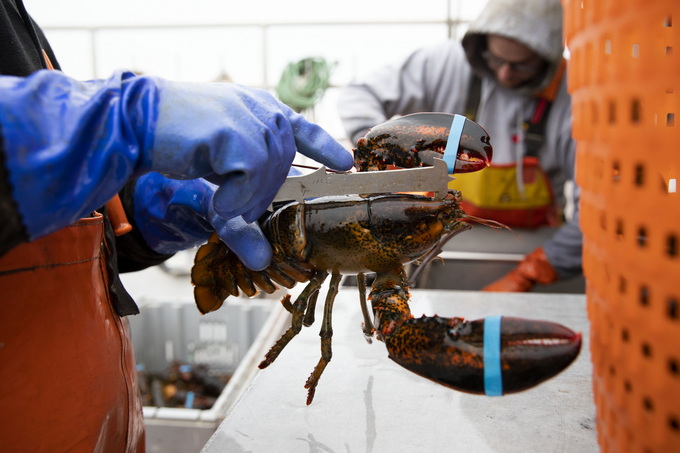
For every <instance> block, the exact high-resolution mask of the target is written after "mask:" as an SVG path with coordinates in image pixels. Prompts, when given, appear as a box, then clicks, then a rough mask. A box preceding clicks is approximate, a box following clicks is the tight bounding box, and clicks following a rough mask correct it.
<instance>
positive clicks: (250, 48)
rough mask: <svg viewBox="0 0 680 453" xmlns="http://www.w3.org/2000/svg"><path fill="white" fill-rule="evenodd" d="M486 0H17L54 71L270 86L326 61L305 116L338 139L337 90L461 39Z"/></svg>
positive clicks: (341, 134) (80, 75)
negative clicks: (43, 38)
mask: <svg viewBox="0 0 680 453" xmlns="http://www.w3.org/2000/svg"><path fill="white" fill-rule="evenodd" d="M485 3H486V0H475V1H470V0H419V1H415V2H395V1H394V0H345V1H342V2H319V1H318V0H289V1H283V0H279V1H276V0H250V1H246V2H244V1H242V0H241V1H238V2H236V1H229V0H194V1H192V2H187V1H182V2H179V1H175V0H59V1H55V0H24V4H25V5H26V8H27V9H28V11H29V13H30V14H31V15H32V16H33V17H34V19H35V20H36V21H37V22H38V23H39V24H40V25H41V26H42V28H43V29H44V30H45V32H46V34H47V37H48V39H49V40H50V42H51V44H52V47H53V48H54V50H55V52H56V54H57V58H58V59H59V62H60V64H61V66H62V68H63V70H64V71H65V72H66V73H68V74H70V75H72V76H74V77H76V78H79V79H90V78H101V77H107V76H108V74H110V73H111V72H112V71H113V70H115V69H118V68H127V69H132V70H135V71H139V72H144V73H146V74H152V75H158V76H162V77H166V78H169V79H173V80H179V81H200V82H203V81H213V80H215V79H217V78H218V77H220V75H221V74H223V73H226V74H228V75H229V76H230V77H231V79H233V80H234V81H235V82H238V83H242V84H245V85H251V86H261V87H266V88H271V87H272V86H274V85H275V84H276V83H277V82H278V79H279V77H280V75H281V72H282V71H283V69H284V68H285V66H286V65H287V64H288V63H290V62H294V61H297V60H299V59H302V58H305V57H311V56H320V57H324V58H325V59H326V60H327V61H329V62H333V63H335V64H336V65H335V67H334V71H333V74H332V78H331V83H332V86H333V88H331V89H329V90H328V91H327V93H326V96H325V97H324V99H323V100H322V101H321V102H320V103H319V105H318V106H317V107H316V109H315V112H314V118H313V119H314V120H315V121H317V122H318V123H320V124H321V125H322V126H324V127H325V128H326V129H327V130H328V131H330V132H331V133H332V134H334V135H335V136H336V137H338V138H339V139H341V138H343V137H344V131H343V130H342V127H341V125H340V121H339V118H338V117H337V113H336V110H335V106H336V102H337V95H338V91H339V87H342V86H343V85H344V84H346V83H347V82H349V81H350V80H351V79H352V78H353V77H354V76H356V75H361V74H364V73H367V72H370V71H372V70H374V69H376V68H378V67H380V66H383V65H385V64H387V63H389V62H391V61H394V60H396V59H398V58H401V57H402V56H405V55H407V54H408V53H409V52H411V51H412V50H414V49H416V48H418V47H421V46H423V45H427V44H429V43H433V42H436V41H439V40H444V39H447V38H448V37H449V36H454V37H455V36H460V35H461V34H462V32H463V31H464V30H465V22H466V21H468V20H469V19H471V18H473V17H474V16H475V15H476V14H477V13H478V12H479V10H480V9H481V8H482V6H483V5H484V4H485Z"/></svg>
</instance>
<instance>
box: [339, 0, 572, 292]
mask: <svg viewBox="0 0 680 453" xmlns="http://www.w3.org/2000/svg"><path fill="white" fill-rule="evenodd" d="M563 53H564V41H563V37H562V7H561V4H560V1H559V0H489V2H488V3H487V5H486V6H485V8H484V9H483V11H482V12H481V14H480V15H479V17H478V18H477V19H476V20H474V21H473V22H472V23H471V24H470V27H469V29H468V31H467V32H466V33H465V35H464V37H463V39H462V42H454V41H451V40H447V41H446V42H443V43H440V44H437V45H433V46H431V47H427V48H423V49H419V50H417V51H415V52H413V53H412V54H411V55H409V56H408V57H407V58H406V59H404V60H403V61H401V62H399V63H397V64H396V65H392V66H389V67H385V68H383V69H381V70H378V71H377V72H375V73H373V74H371V75H369V76H367V77H365V78H364V79H362V80H357V81H354V82H352V83H350V84H349V85H348V86H347V87H345V88H344V89H343V92H342V93H341V96H340V99H339V104H338V108H339V114H340V117H341V119H342V121H343V125H344V127H345V130H346V132H347V134H348V137H349V138H350V139H351V140H352V141H353V143H356V141H357V140H358V139H359V138H360V137H361V136H362V135H364V134H365V133H366V131H367V130H368V129H369V128H370V127H372V126H374V125H377V124H380V123H382V122H384V121H386V120H387V119H389V118H391V117H393V116H395V115H405V114H409V113H415V112H428V111H432V112H448V113H461V114H463V113H464V114H465V115H466V116H468V117H469V118H470V119H474V120H475V121H477V122H478V123H479V124H480V125H481V126H482V127H484V128H485V129H486V131H487V132H488V133H489V135H490V137H491V142H492V144H493V149H494V153H493V162H492V165H491V166H490V167H488V168H487V169H485V170H484V171H481V172H477V173H470V174H464V175H456V181H455V182H454V183H455V184H456V186H454V187H455V188H456V189H459V190H461V191H462V193H463V207H464V209H465V210H466V212H468V214H472V215H477V216H480V217H484V218H490V219H493V220H497V221H500V222H502V223H504V224H506V225H508V226H510V227H528V228H535V227H537V226H542V225H552V226H558V225H560V226H559V228H557V229H556V230H555V233H554V234H553V235H552V236H551V237H550V238H549V239H548V240H547V241H546V242H544V243H543V244H542V245H541V246H540V247H538V248H537V249H536V250H534V251H532V252H531V253H529V254H528V255H526V257H525V258H524V259H523V260H522V261H521V262H520V263H519V265H518V266H517V267H516V268H514V269H513V270H512V271H511V272H509V273H508V274H507V275H505V276H504V277H502V278H501V279H500V280H497V281H496V282H493V283H491V284H490V285H488V286H487V287H486V288H484V289H485V290H487V291H516V292H521V291H528V290H530V289H531V288H532V287H533V286H534V285H535V284H536V283H539V284H549V283H552V282H555V281H558V280H560V279H564V278H568V277H573V276H577V275H580V274H581V273H582V269H581V246H582V236H581V231H580V228H579V223H578V218H579V216H578V188H577V187H575V189H574V191H573V196H574V205H575V207H576V209H575V212H574V214H573V216H571V217H570V218H569V219H567V220H566V221H563V220H562V213H563V211H562V209H563V208H564V206H565V204H566V200H567V198H566V195H565V192H564V186H565V183H566V182H567V181H572V182H573V180H574V157H575V145H574V141H573V139H572V134H571V100H570V96H569V94H568V93H567V88H566V87H567V82H566V74H565V60H564V58H563Z"/></svg>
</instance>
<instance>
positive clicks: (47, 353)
mask: <svg viewBox="0 0 680 453" xmlns="http://www.w3.org/2000/svg"><path fill="white" fill-rule="evenodd" d="M108 253H109V251H108V250H107V245H106V242H105V240H104V218H103V216H102V215H101V214H97V215H95V216H94V217H90V218H86V219H81V220H80V221H79V222H77V223H75V224H73V225H71V226H69V227H66V228H64V229H62V230H59V231H57V232H55V233H53V234H51V235H49V236H46V237H44V238H41V239H38V240H36V241H34V242H31V243H26V244H21V245H19V246H17V247H15V248H14V249H12V250H10V251H9V252H8V253H7V254H6V255H4V256H3V257H1V258H0V299H1V301H0V426H2V433H3V434H2V439H0V445H1V447H0V449H1V450H2V451H7V452H50V453H52V452H62V451H69V452H88V453H89V452H107V453H108V452H140V451H142V452H143V451H144V419H143V416H142V407H141V398H140V395H139V392H138V386H137V374H136V370H135V360H134V355H133V348H132V343H131V338H130V331H129V329H128V323H127V320H126V319H124V318H121V317H120V316H118V315H117V314H116V312H115V311H114V309H113V306H112V305H111V300H110V295H109V291H108V280H109V277H108V273H107V271H106V258H107V255H108Z"/></svg>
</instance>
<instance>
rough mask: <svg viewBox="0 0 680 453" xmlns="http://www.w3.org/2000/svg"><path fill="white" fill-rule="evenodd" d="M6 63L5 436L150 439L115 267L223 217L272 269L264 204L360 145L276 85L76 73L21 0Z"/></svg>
mask: <svg viewBox="0 0 680 453" xmlns="http://www.w3.org/2000/svg"><path fill="white" fill-rule="evenodd" d="M50 69H54V70H50ZM0 73H1V75H0V216H1V217H2V222H1V223H0V294H1V296H0V297H1V299H2V300H1V301H0V383H1V385H0V438H1V439H2V440H1V441H0V445H2V448H1V449H2V450H3V451H8V452H9V451H12V452H16V451H31V452H61V451H70V452H81V451H82V452H93V451H105V452H114V451H116V452H122V451H127V452H132V451H144V426H143V423H144V419H143V417H142V410H141V397H140V392H139V389H138V386H137V376H136V370H135V360H134V356H133V348H132V344H131V341H130V332H129V329H128V324H127V320H126V318H125V316H127V315H131V314H136V313H138V309H137V306H136V305H135V303H134V301H133V300H132V299H131V297H130V296H129V295H128V294H127V292H126V291H125V289H124V288H123V286H122V284H121V281H120V279H119V275H118V273H119V271H133V270H139V269H143V268H145V267H148V266H150V265H154V264H157V263H160V262H162V261H163V260H165V259H167V258H169V257H170V256H172V254H173V253H175V252H177V251H179V250H183V249H187V248H191V247H195V246H196V245H198V244H200V243H202V242H205V241H206V240H207V239H208V237H209V236H210V235H211V234H212V232H213V231H216V232H217V233H218V235H219V236H220V238H221V239H222V240H224V241H225V242H226V243H227V244H228V245H229V246H230V247H231V248H232V249H233V250H234V251H235V252H236V253H237V254H238V255H239V257H240V258H241V259H242V260H243V261H244V263H245V264H246V265H248V266H249V267H251V268H253V269H263V268H264V267H266V266H267V265H268V264H269V261H270V259H271V253H272V252H271V247H270V245H269V243H268V242H267V240H266V239H265V238H264V236H263V234H262V232H261V231H260V230H259V227H258V226H257V223H256V220H257V219H258V217H259V216H260V215H261V214H263V212H264V211H265V210H266V208H267V207H268V205H269V203H270V202H271V200H272V199H273V197H274V195H275V194H276V192H277V190H278V188H279V187H280V185H281V184H282V183H283V181H284V180H285V178H286V176H287V175H288V173H289V170H290V168H291V163H292V161H293V158H294V156H295V153H296V151H299V152H301V153H303V154H305V155H306V156H308V157H310V158H312V159H315V160H317V161H319V162H320V163H322V164H325V165H328V166H330V167H332V168H336V169H339V170H348V169H349V168H351V166H352V156H351V154H350V153H349V152H348V151H346V150H345V149H344V148H343V147H342V146H341V145H340V144H339V143H337V142H336V141H335V140H333V139H332V138H331V137H330V136H329V135H328V134H327V133H326V132H324V131H323V130H322V129H321V128H320V127H318V126H316V125H314V124H311V123H309V122H307V121H306V120H305V119H304V118H303V117H302V116H301V115H298V114H296V113H294V112H293V111H292V110H291V109H290V108H288V107H287V106H285V105H284V104H282V103H280V102H278V101H276V100H275V99H274V98H273V97H272V96H271V95H270V94H268V93H267V92H265V91H263V90H257V89H252V88H248V87H244V86H240V85H236V84H231V83H225V84H209V83H206V84H200V83H178V82H171V81H168V80H164V79H161V78H156V77H146V76H135V75H134V74H132V73H131V72H124V71H121V72H116V73H114V74H113V75H111V77H109V78H108V79H105V80H91V81H87V82H80V81H76V80H74V79H72V78H69V77H68V76H66V75H65V74H64V73H62V72H61V71H60V70H59V65H58V63H57V60H56V58H55V56H54V54H53V52H52V50H51V49H50V46H49V44H48V43H47V40H46V39H45V36H44V34H43V33H42V31H41V30H40V28H38V27H37V25H36V24H35V23H34V22H33V21H32V19H31V18H30V16H29V15H28V13H27V12H26V10H25V8H24V5H23V4H22V1H21V0H0ZM130 224H131V226H132V230H131V231H128V230H129V226H130ZM126 231H128V232H126Z"/></svg>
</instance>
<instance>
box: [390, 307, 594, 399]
mask: <svg viewBox="0 0 680 453" xmlns="http://www.w3.org/2000/svg"><path fill="white" fill-rule="evenodd" d="M384 341H385V344H386V346H387V349H388V351H389V354H390V358H391V359H392V360H394V361H395V362H397V363H398V364H399V365H401V366H403V367H404V368H406V369H408V370H410V371H412V372H414V373H416V374H418V375H420V376H423V377H425V378H428V379H431V380H433V381H435V382H437V383H439V384H442V385H445V386H447V387H451V388H453V389H455V390H459V391H462V392H467V393H477V394H486V395H489V396H499V395H503V394H507V393H514V392H519V391H521V390H526V389H528V388H530V387H533V386H535V385H537V384H539V383H541V382H543V381H545V380H547V379H549V378H551V377H553V376H555V375H556V374H558V373H559V372H560V371H562V370H564V369H565V368H566V367H567V366H569V364H571V363H572V362H573V361H574V359H575V358H576V357H577V356H578V354H579V351H580V348H581V334H580V333H576V332H573V331H572V330H570V329H568V328H566V327H564V326H562V325H560V324H556V323H553V322H548V321H535V320H529V319H522V318H512V317H500V316H498V317H490V318H484V319H478V320H475V321H467V320H465V319H462V318H441V317H438V316H435V317H422V318H412V319H409V320H407V321H405V322H404V323H403V324H402V325H401V326H399V328H398V329H396V330H395V331H394V332H392V333H391V334H390V335H389V336H385V338H384Z"/></svg>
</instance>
